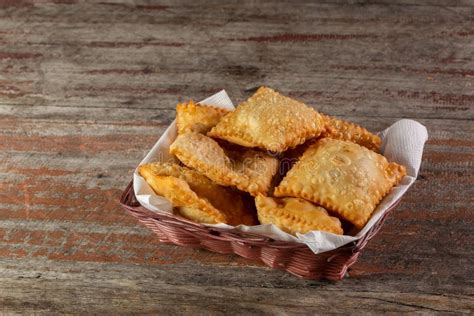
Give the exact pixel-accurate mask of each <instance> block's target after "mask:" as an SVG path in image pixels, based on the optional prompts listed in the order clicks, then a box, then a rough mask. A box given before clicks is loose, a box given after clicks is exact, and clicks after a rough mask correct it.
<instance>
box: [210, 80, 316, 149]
mask: <svg viewBox="0 0 474 316" xmlns="http://www.w3.org/2000/svg"><path fill="white" fill-rule="evenodd" d="M323 130H324V122H323V119H322V117H321V115H320V114H319V113H318V112H316V111H315V110H314V109H312V108H310V107H308V106H306V105H305V104H304V103H301V102H298V101H296V100H293V99H290V98H288V97H285V96H283V95H281V94H279V93H278V92H276V91H274V90H272V89H270V88H266V87H261V88H260V89H258V90H257V92H256V93H255V94H254V95H253V96H251V97H250V98H249V99H248V100H247V101H245V102H244V103H242V104H240V105H239V106H238V107H237V109H236V110H235V111H233V112H231V113H229V114H227V115H225V116H224V117H223V118H222V119H221V120H220V121H219V123H217V125H216V126H215V127H213V128H212V129H211V131H210V132H209V133H208V135H209V136H211V137H216V138H221V139H225V140H227V141H229V142H231V143H235V144H238V145H241V146H245V147H259V148H261V149H266V150H270V151H273V152H283V151H285V150H287V149H288V148H292V147H295V146H297V145H299V144H302V143H304V142H305V140H306V139H309V138H313V137H316V136H318V135H319V134H321V132H323Z"/></svg>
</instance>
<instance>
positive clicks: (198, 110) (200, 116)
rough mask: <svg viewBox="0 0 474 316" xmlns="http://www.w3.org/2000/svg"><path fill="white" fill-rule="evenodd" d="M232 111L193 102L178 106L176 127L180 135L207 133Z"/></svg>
mask: <svg viewBox="0 0 474 316" xmlns="http://www.w3.org/2000/svg"><path fill="white" fill-rule="evenodd" d="M229 112H230V110H227V109H222V108H217V107H214V106H210V105H201V104H197V103H195V102H194V101H193V100H191V101H189V102H187V103H179V104H178V105H177V106H176V126H177V127H178V135H181V134H184V133H189V132H196V133H203V134H205V133H207V132H208V131H209V130H210V129H211V128H212V127H214V126H215V125H216V124H217V123H218V122H219V121H220V119H221V118H222V117H223V116H224V115H225V114H227V113H229Z"/></svg>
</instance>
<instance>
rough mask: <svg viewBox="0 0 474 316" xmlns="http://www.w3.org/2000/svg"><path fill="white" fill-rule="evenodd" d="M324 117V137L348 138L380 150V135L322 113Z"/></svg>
mask: <svg viewBox="0 0 474 316" xmlns="http://www.w3.org/2000/svg"><path fill="white" fill-rule="evenodd" d="M322 117H323V119H324V122H325V128H326V130H325V131H324V132H323V134H322V136H323V137H329V138H334V139H340V140H347V141H350V142H353V143H356V144H359V145H361V146H364V147H367V148H369V149H370V150H373V151H375V152H379V151H380V145H381V144H382V140H381V139H380V137H379V136H377V135H375V134H372V133H371V132H369V131H368V130H366V129H365V128H363V127H362V126H359V125H357V124H354V123H351V122H347V121H344V120H340V119H337V118H335V117H332V116H328V115H322Z"/></svg>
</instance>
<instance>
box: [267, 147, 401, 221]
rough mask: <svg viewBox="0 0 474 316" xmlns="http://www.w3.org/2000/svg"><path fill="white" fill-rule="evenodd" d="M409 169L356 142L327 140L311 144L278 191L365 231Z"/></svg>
mask: <svg viewBox="0 0 474 316" xmlns="http://www.w3.org/2000/svg"><path fill="white" fill-rule="evenodd" d="M405 174H406V171H405V167H403V166H401V165H399V164H397V163H394V162H388V161H387V159H386V158H385V157H384V156H382V155H379V154H377V153H375V152H374V151H372V150H369V149H367V148H365V147H363V146H360V145H357V144H355V143H352V142H348V141H342V140H336V139H331V138H323V139H320V140H318V141H317V142H316V143H315V144H313V145H311V146H310V147H309V148H308V149H307V150H306V151H305V152H304V154H303V155H302V156H301V158H300V160H299V161H298V162H297V163H296V164H295V165H294V166H293V168H292V169H290V171H288V173H287V174H286V176H285V178H283V180H282V182H281V183H280V184H279V185H278V187H277V188H276V189H275V196H279V197H284V196H292V197H299V198H303V199H306V200H309V201H312V202H314V203H316V204H318V205H321V206H323V207H324V208H326V209H327V210H329V211H332V212H335V213H336V214H337V215H338V216H339V217H341V218H343V219H345V220H347V221H349V222H351V223H352V224H354V225H355V226H356V227H357V228H362V227H363V226H364V225H365V224H366V223H367V221H368V219H369V218H370V216H371V214H372V212H373V211H374V209H375V207H376V206H377V204H378V203H379V202H380V200H381V199H382V198H383V197H384V196H385V195H386V194H387V193H388V192H389V191H390V189H391V188H392V187H393V186H394V185H396V184H398V182H399V181H400V180H401V179H402V177H403V176H404V175H405Z"/></svg>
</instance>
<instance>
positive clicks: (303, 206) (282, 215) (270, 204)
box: [255, 195, 343, 235]
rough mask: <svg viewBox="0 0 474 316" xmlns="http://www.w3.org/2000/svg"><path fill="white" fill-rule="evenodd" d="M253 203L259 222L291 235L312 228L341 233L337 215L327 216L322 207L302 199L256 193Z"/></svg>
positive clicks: (305, 231)
mask: <svg viewBox="0 0 474 316" xmlns="http://www.w3.org/2000/svg"><path fill="white" fill-rule="evenodd" d="M255 205H256V206H257V214H258V219H259V221H260V223H261V224H274V225H276V226H277V227H278V228H280V229H281V230H283V231H285V232H287V233H290V234H292V235H296V233H300V234H305V233H307V232H309V231H313V230H320V231H325V232H329V233H333V234H339V235H342V234H343V230H342V228H341V222H340V221H339V219H338V218H337V217H333V216H329V214H328V212H327V211H326V210H325V209H324V208H322V207H320V206H316V205H314V204H313V203H311V202H308V201H305V200H303V199H299V198H291V197H290V198H288V197H287V198H272V197H266V196H263V195H258V196H257V197H256V198H255Z"/></svg>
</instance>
